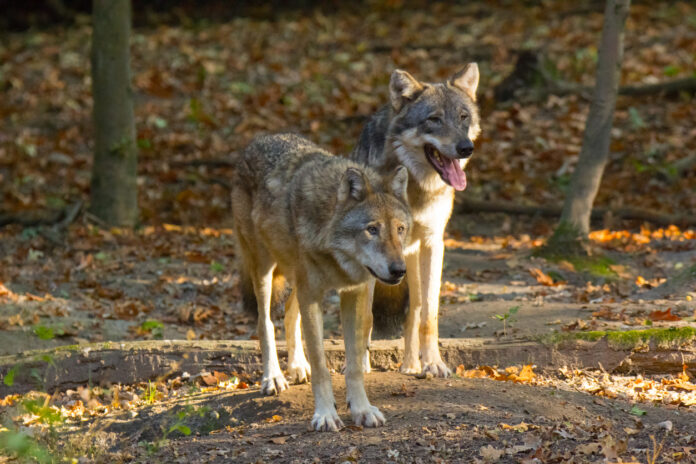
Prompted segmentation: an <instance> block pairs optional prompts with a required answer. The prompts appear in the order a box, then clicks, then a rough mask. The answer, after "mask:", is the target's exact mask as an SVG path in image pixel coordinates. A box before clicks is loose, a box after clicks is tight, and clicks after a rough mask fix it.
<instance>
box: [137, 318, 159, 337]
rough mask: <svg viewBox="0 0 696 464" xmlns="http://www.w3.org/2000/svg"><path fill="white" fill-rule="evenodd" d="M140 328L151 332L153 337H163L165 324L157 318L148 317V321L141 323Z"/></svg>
mask: <svg viewBox="0 0 696 464" xmlns="http://www.w3.org/2000/svg"><path fill="white" fill-rule="evenodd" d="M140 330H142V331H143V332H150V333H151V334H152V337H153V338H156V339H161V338H162V335H163V330H164V324H162V323H161V322H160V321H157V320H155V319H148V320H147V321H145V322H143V323H142V324H140Z"/></svg>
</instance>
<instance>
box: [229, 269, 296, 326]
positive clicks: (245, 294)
mask: <svg viewBox="0 0 696 464" xmlns="http://www.w3.org/2000/svg"><path fill="white" fill-rule="evenodd" d="M239 290H240V293H241V294H242V308H244V311H245V312H247V313H249V314H254V315H258V305H257V303H256V294H254V285H253V283H252V282H251V277H250V276H249V271H248V270H247V269H246V268H244V266H242V267H241V269H240V270H239ZM287 297H288V285H287V282H286V281H285V277H283V275H282V274H281V273H280V272H279V271H278V270H277V269H276V270H275V272H273V290H272V291H271V315H272V316H274V317H280V316H282V314H283V303H285V299H286V298H287Z"/></svg>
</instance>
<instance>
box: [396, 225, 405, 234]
mask: <svg viewBox="0 0 696 464" xmlns="http://www.w3.org/2000/svg"><path fill="white" fill-rule="evenodd" d="M396 230H397V231H398V232H399V233H400V234H403V233H404V231H405V230H406V227H404V226H399V227H397V228H396Z"/></svg>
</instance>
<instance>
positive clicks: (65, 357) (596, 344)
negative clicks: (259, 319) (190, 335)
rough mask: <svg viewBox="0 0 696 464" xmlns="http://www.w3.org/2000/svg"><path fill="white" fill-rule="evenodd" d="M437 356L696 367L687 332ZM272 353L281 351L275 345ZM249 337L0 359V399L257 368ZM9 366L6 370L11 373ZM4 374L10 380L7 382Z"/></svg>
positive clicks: (448, 345) (75, 348)
mask: <svg viewBox="0 0 696 464" xmlns="http://www.w3.org/2000/svg"><path fill="white" fill-rule="evenodd" d="M440 346H441V352H442V356H443V358H444V360H445V362H447V363H448V364H449V365H450V366H452V367H454V366H458V365H460V364H462V365H464V366H465V367H475V366H478V365H491V366H492V365H499V366H510V365H520V364H535V365H536V366H537V367H538V368H540V369H545V368H558V367H561V366H564V365H568V366H574V367H579V368H603V369H605V370H607V371H609V372H640V373H644V374H665V373H677V372H681V370H682V364H683V363H686V364H689V365H696V344H695V343H694V339H693V337H690V338H687V339H680V340H677V341H676V342H674V343H671V344H669V345H664V344H663V345H659V344H656V343H652V342H650V343H647V344H646V343H644V342H643V343H641V344H640V347H633V348H631V347H627V346H623V347H617V346H614V345H612V344H611V343H609V342H608V341H607V339H606V337H603V338H600V339H599V340H596V341H586V340H575V339H569V338H564V339H563V340H561V341H554V342H544V343H542V342H540V341H529V340H527V341H525V340H512V341H500V340H497V339H481V338H472V339H441V340H440ZM324 348H325V350H326V357H327V363H328V365H329V367H330V368H331V369H334V370H335V371H337V372H340V370H341V367H342V366H343V362H344V347H343V342H342V341H339V340H327V341H325V342H324ZM278 352H279V357H280V359H281V362H284V361H285V358H286V356H287V351H286V349H285V344H284V343H279V346H278ZM402 356H403V341H402V340H376V341H374V342H373V343H372V345H371V348H370V359H371V362H372V367H373V369H376V370H396V369H397V368H398V366H399V363H400V362H401V359H402ZM261 369H262V367H261V355H260V350H259V349H258V346H257V342H256V341H250V340H246V341H186V340H157V341H138V342H107V343H99V344H89V345H72V346H67V347H60V348H56V349H52V350H37V351H32V352H26V353H21V354H16V355H10V356H2V357H0V378H2V379H3V382H2V383H0V397H3V396H5V395H8V394H12V393H24V392H27V391H30V390H33V389H39V390H43V391H48V392H53V391H56V390H61V391H63V390H67V389H69V388H76V387H78V386H81V385H88V384H90V385H109V384H117V383H121V384H134V383H138V382H146V381H148V380H155V379H163V378H167V377H169V376H177V375H181V374H182V373H184V372H188V373H189V374H190V375H196V374H199V373H200V372H203V371H215V370H217V371H224V372H237V373H257V372H260V371H261ZM10 372H12V373H11V374H10ZM8 376H9V377H10V380H8Z"/></svg>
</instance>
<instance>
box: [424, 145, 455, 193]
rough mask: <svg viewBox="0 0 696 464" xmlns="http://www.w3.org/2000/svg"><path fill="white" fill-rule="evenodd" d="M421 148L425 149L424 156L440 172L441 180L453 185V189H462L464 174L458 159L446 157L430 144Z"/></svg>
mask: <svg viewBox="0 0 696 464" xmlns="http://www.w3.org/2000/svg"><path fill="white" fill-rule="evenodd" d="M423 149H424V150H425V157H426V158H427V159H428V161H429V162H430V164H432V165H433V167H434V168H435V170H436V171H437V173H438V174H440V177H442V180H444V181H445V182H446V183H448V184H449V185H451V186H452V187H454V189H455V190H464V189H465V188H466V174H465V173H464V171H463V170H462V168H461V166H460V165H459V160H456V159H452V158H448V157H447V156H445V155H443V154H442V153H440V152H439V151H437V148H435V147H434V146H433V145H430V144H426V145H425V147H423Z"/></svg>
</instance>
